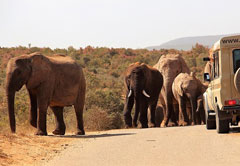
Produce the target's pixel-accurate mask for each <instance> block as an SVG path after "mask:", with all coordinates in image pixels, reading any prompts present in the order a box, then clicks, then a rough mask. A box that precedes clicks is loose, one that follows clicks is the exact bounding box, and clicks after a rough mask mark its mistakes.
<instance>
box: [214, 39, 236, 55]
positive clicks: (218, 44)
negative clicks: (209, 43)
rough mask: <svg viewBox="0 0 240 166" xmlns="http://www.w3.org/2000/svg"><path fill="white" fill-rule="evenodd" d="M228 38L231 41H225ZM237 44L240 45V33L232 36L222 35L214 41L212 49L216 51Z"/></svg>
mask: <svg viewBox="0 0 240 166" xmlns="http://www.w3.org/2000/svg"><path fill="white" fill-rule="evenodd" d="M226 40H230V41H231V42H225V43H224V42H223V41H226ZM233 40H236V42H234V41H233ZM235 46H240V35H231V36H225V37H222V38H221V39H220V40H218V41H217V42H216V43H214V45H213V47H212V50H213V52H214V51H216V50H219V49H221V48H230V47H235Z"/></svg>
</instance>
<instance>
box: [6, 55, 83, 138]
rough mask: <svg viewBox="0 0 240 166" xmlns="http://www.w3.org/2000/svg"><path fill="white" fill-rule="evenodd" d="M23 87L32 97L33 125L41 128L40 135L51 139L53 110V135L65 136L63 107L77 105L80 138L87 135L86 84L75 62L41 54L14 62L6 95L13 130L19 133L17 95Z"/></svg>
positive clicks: (8, 66)
mask: <svg viewBox="0 0 240 166" xmlns="http://www.w3.org/2000/svg"><path fill="white" fill-rule="evenodd" d="M23 85H26V88H27V90H28V93H29V97H30V103H31V108H30V123H31V125H32V126H34V127H36V128H37V132H36V135H47V126H46V115H47V108H48V107H49V106H50V107H51V109H52V110H53V113H54V115H55V118H56V129H55V130H54V131H53V134H56V135H64V134H65V128H66V127H65V124H64V121H63V107H64V106H71V105H74V108H75V112H76V117H77V129H78V131H77V134H79V135H84V134H85V132H84V127H83V107H84V101H85V90H86V83H85V78H84V74H83V71H82V68H81V67H80V66H79V65H78V64H77V63H76V62H75V61H73V60H72V59H71V58H69V57H64V56H60V55H56V56H53V57H46V56H43V55H42V54H40V53H33V54H30V55H22V56H19V57H15V58H12V59H11V60H10V61H9V62H8V65H7V76H6V95H7V99H8V111H9V120H10V127H11V131H12V132H16V122H15V115H14V98H15V92H16V91H19V90H20V89H21V88H22V86H23Z"/></svg>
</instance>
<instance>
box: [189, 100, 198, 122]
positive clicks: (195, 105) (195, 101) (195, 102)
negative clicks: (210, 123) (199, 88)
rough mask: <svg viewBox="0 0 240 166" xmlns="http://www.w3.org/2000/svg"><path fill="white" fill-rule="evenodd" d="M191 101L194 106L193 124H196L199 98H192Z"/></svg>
mask: <svg viewBox="0 0 240 166" xmlns="http://www.w3.org/2000/svg"><path fill="white" fill-rule="evenodd" d="M190 103H191V107H192V117H191V120H192V125H195V124H196V108H197V100H196V99H195V98H190Z"/></svg>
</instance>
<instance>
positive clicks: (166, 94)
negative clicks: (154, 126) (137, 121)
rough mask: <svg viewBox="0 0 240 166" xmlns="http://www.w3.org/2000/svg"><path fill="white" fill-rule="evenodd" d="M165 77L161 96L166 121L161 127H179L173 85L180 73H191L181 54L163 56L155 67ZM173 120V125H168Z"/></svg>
mask: <svg viewBox="0 0 240 166" xmlns="http://www.w3.org/2000/svg"><path fill="white" fill-rule="evenodd" d="M155 68H157V69H158V70H159V71H160V72H161V73H162V75H163V79H164V84H163V87H162V90H161V95H162V98H163V102H164V104H163V105H165V108H164V120H163V121H162V123H161V127H166V126H167V125H169V126H172V125H177V121H176V118H175V113H174V108H173V107H174V105H173V103H174V100H175V99H174V97H173V93H172V83H173V81H174V79H175V78H176V77H177V75H178V74H179V73H190V70H189V68H188V66H187V64H186V62H185V61H184V59H183V58H182V56H181V55H179V54H177V55H176V54H168V55H162V56H161V57H160V59H159V61H158V63H157V64H156V65H155ZM170 118H171V119H172V122H173V123H172V124H168V122H169V119H170Z"/></svg>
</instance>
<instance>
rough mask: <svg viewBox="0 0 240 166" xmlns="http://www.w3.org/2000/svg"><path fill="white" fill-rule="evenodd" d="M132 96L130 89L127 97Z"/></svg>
mask: <svg viewBox="0 0 240 166" xmlns="http://www.w3.org/2000/svg"><path fill="white" fill-rule="evenodd" d="M131 95H132V90H131V89H130V91H129V94H128V97H130V96H131Z"/></svg>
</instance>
